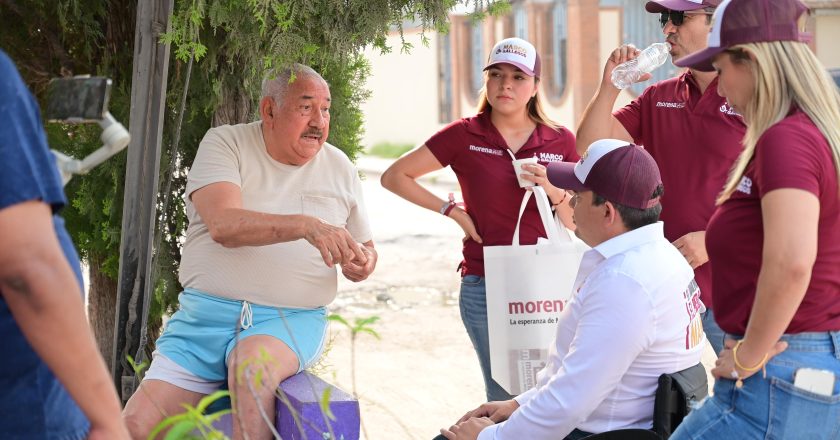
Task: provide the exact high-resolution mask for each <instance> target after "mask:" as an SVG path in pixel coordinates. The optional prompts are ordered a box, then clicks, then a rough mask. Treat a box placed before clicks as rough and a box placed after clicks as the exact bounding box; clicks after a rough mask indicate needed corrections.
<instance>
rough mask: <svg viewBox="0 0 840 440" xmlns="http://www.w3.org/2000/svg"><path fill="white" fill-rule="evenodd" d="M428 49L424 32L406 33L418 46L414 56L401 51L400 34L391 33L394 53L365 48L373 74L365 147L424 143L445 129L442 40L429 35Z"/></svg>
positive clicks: (366, 110)
mask: <svg viewBox="0 0 840 440" xmlns="http://www.w3.org/2000/svg"><path fill="white" fill-rule="evenodd" d="M426 36H427V37H428V38H429V40H430V41H429V45H428V47H426V46H424V45H423V44H422V42H421V41H420V33H419V32H416V31H407V32H406V33H405V39H406V41H407V42H409V43H411V44H413V45H414V48H413V49H411V53H410V54H404V53H400V47H401V44H402V43H401V41H400V37H399V35H397V34H394V35H391V36H389V37H388V45H389V46H391V48H392V49H393V50H392V51H391V53H388V54H384V55H382V54H381V53H380V52H379V50H378V49H375V50H374V49H370V48H369V49H367V50H365V56H366V57H367V59H368V61H370V67H371V75H370V77H369V78H368V82H367V87H368V90H370V91H371V96H370V99H368V101H367V102H366V103H364V104H362V107H361V108H362V111H363V112H364V117H365V134H364V137H363V138H362V142H363V145H365V146H366V147H368V148H369V147H371V146H373V145H375V144H377V143H380V142H393V143H411V144H415V145H416V144H418V143H422V142H423V141H425V140H426V139H428V138H429V136H431V135H432V134H434V133H435V132H437V131H438V130H440V129H441V128H442V127H443V125H444V124H441V123H439V122H438V87H439V86H438V83H439V81H438V74H439V71H440V69H439V68H438V59H437V57H438V54H437V51H438V39H439V38H446V36H445V35H444V36H442V37H441V36H439V35H438V34H436V33H427V34H426Z"/></svg>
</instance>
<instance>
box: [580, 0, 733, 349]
mask: <svg viewBox="0 0 840 440" xmlns="http://www.w3.org/2000/svg"><path fill="white" fill-rule="evenodd" d="M719 3H720V0H653V1H649V2H647V4H646V5H645V9H646V10H647V11H648V12H650V13H653V14H658V18H659V24H660V25H661V26H662V33H663V34H664V35H665V41H666V42H668V43H669V44H670V45H671V52H670V54H671V58H672V61H676V60H678V59H680V58H682V57H684V56H686V55H688V54H690V53H693V52H695V51H698V50H701V49H704V48H705V47H706V39H707V37H708V35H709V30H710V29H711V16H712V13H713V12H714V9H715V7H716V6H717V5H718V4H719ZM638 54H639V50H638V49H637V48H636V47H634V46H633V45H632V44H624V45H622V46H620V47H618V48H617V49H615V50H614V51H613V52H612V54H611V55H610V57H609V59H607V62H606V65H605V66H604V76H603V78H602V80H601V85H600V87H599V88H598V91H597V92H596V93H595V96H594V97H593V98H592V101H591V102H590V103H589V106H588V107H587V108H586V110H585V111H584V114H583V118H582V120H581V122H580V125H579V127H578V131H577V149H578V152H579V153H580V154H581V155H583V154H584V153H585V151H586V148H587V146H588V145H589V144H590V143H592V142H593V141H595V140H597V139H602V138H614V139H621V140H626V141H628V142H629V141H632V142H634V143H636V144H638V145H643V146H644V148H645V149H646V150H647V151H648V152H649V153H650V154H651V156H653V158H654V159H655V160H656V162H657V164H658V165H659V169H660V170H661V173H662V182H663V183H664V184H665V187H666V188H668V193H667V194H665V195H664V196H663V197H662V220H663V222H664V224H665V237H666V238H667V239H668V240H670V241H671V242H672V243H673V244H674V246H676V247H677V249H679V251H680V253H682V255H683V256H684V257H685V259H686V260H687V261H688V263H689V264H690V265H691V267H692V268H693V269H694V274H695V278H696V280H697V283H698V284H699V285H700V291H701V295H702V300H703V303H704V304H706V305H707V306H708V307H709V309H708V311H706V312H705V313H704V315H703V327H704V330H705V332H706V337H707V338H708V339H709V342H710V343H711V344H712V348H713V349H714V350H715V353H719V352H720V350H721V349H722V347H723V332H722V331H721V330H720V327H718V325H717V324H716V323H715V321H714V316H712V312H711V307H710V306H711V301H712V286H711V272H710V268H709V265H708V264H707V261H708V255H707V254H706V246H705V235H706V232H705V230H706V223H707V222H708V220H709V218H710V217H711V215H712V212H713V210H714V206H715V205H714V201H715V198H716V197H717V195H718V193H720V191H721V189H722V188H723V183H724V182H725V181H726V177H727V175H728V173H729V169H730V168H731V166H732V164H733V163H734V162H735V159H736V157H737V156H738V154H739V153H740V151H741V144H740V141H741V139H742V138H743V136H744V130H745V127H744V121H743V119H742V118H741V116H740V115H739V114H737V113H736V112H735V111H733V110H732V108H731V107H730V106H729V105H728V104H727V102H726V99H724V98H722V97H720V95H718V94H717V74H716V73H715V72H700V71H696V70H693V69H688V70H686V71H684V72H683V73H681V74H680V75H679V76H677V77H675V78H671V79H667V80H664V81H660V82H658V83H655V84H652V85H651V86H649V87H648V88H647V89H645V90H644V92H642V94H641V95H639V96H638V97H637V98H636V99H634V100H633V102H631V103H630V104H628V105H627V106H625V107H623V108H619V109H617V110H615V111H613V107H614V106H615V101H616V98H618V95H619V93H620V92H621V91H620V90H619V89H617V88H616V87H615V86H614V85H613V84H612V82H611V81H610V75H611V73H612V71H613V69H614V68H615V67H616V66H618V65H619V64H622V63H624V62H626V61H628V60H631V59H634V58H635V57H636V56H638ZM650 78H651V75H650V74H649V73H648V74H644V75H642V76H641V77H640V79H639V81H640V82H641V81H647V80H649V79H650Z"/></svg>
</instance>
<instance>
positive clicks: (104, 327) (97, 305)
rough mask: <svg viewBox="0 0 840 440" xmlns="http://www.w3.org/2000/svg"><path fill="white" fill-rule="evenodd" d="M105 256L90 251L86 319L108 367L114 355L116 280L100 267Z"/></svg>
mask: <svg viewBox="0 0 840 440" xmlns="http://www.w3.org/2000/svg"><path fill="white" fill-rule="evenodd" d="M104 261H105V258H104V257H102V256H100V255H96V254H93V253H91V254H90V258H89V261H88V263H89V265H90V266H89V269H88V270H89V272H88V273H89V275H90V291H89V292H88V319H90V326H91V328H92V329H93V335H94V338H96V344H97V345H98V346H99V352H100V353H101V354H102V357H103V358H105V363H106V364H108V368H109V369H110V368H111V367H112V365H111V362H112V359H113V357H114V355H113V351H114V325H115V324H114V319H115V317H116V314H117V280H114V279H111V278H110V277H108V275H106V274H105V272H103V271H102V270H101V269H100V268H101V267H102V264H103V263H104Z"/></svg>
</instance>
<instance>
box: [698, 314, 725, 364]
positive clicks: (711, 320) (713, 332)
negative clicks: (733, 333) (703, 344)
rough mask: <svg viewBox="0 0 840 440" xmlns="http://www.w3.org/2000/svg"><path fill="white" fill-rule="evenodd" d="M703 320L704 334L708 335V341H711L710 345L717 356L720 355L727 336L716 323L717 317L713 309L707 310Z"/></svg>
mask: <svg viewBox="0 0 840 440" xmlns="http://www.w3.org/2000/svg"><path fill="white" fill-rule="evenodd" d="M702 319H703V333H705V334H706V339H708V340H709V344H712V349H714V350H715V354H716V355H717V354H719V353H720V352H721V350H723V339H724V337H725V336H726V334H725V333H724V332H723V330H721V329H720V327H719V326H718V325H717V322H715V315H714V313H712V309H706V312H705V313H703V314H702Z"/></svg>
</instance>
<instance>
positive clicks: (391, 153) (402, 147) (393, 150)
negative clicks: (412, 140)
mask: <svg viewBox="0 0 840 440" xmlns="http://www.w3.org/2000/svg"><path fill="white" fill-rule="evenodd" d="M412 148H414V145H412V144H401V143H391V142H380V143H378V144H376V145H374V146H372V147H370V148H368V150H367V153H368V154H370V155H373V156H379V157H387V158H392V159H396V158H398V157H400V156H402V155H403V154H405V152H407V151H409V150H411V149H412Z"/></svg>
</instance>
